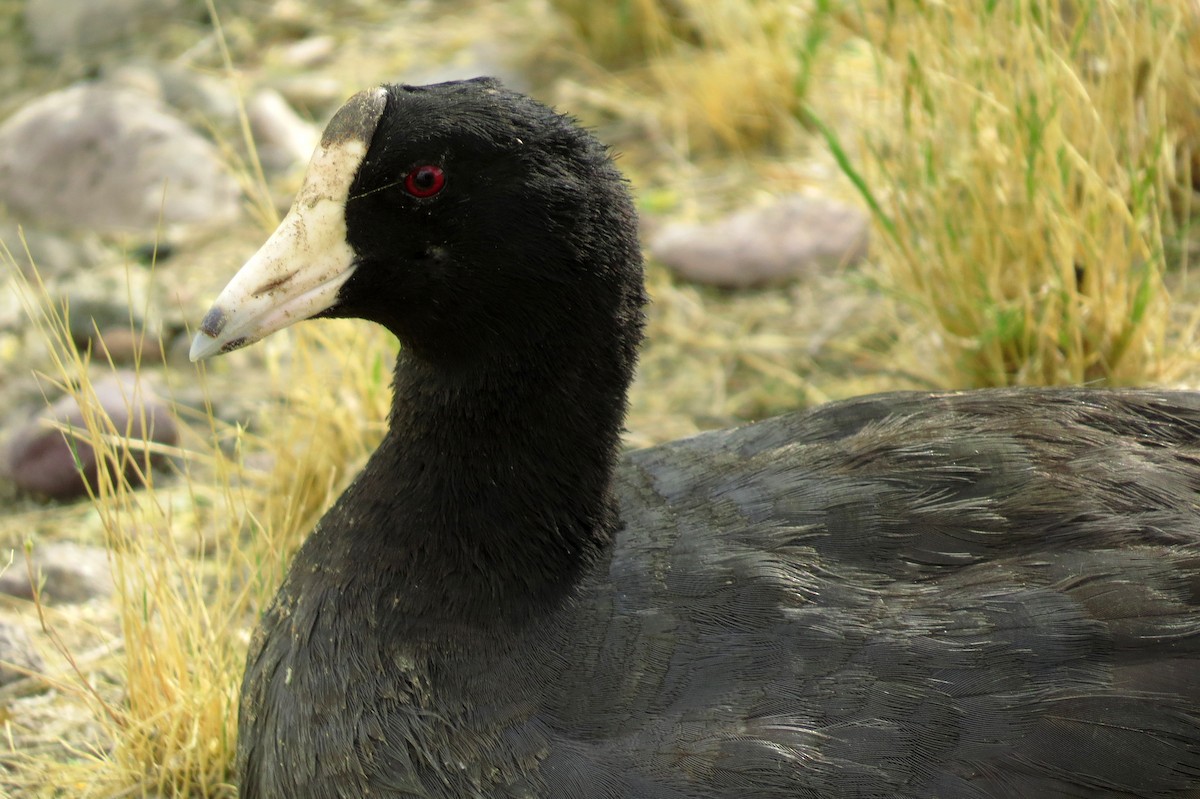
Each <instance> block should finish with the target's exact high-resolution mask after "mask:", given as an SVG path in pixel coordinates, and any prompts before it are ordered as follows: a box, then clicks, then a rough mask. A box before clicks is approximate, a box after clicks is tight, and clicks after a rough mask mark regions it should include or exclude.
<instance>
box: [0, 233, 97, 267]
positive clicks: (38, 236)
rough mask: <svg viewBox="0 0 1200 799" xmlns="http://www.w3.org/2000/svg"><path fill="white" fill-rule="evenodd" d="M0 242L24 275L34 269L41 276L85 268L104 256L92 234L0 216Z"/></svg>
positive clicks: (93, 264)
mask: <svg viewBox="0 0 1200 799" xmlns="http://www.w3.org/2000/svg"><path fill="white" fill-rule="evenodd" d="M0 242H3V243H4V246H6V247H7V248H8V250H9V252H11V253H12V254H13V258H14V259H15V260H16V264H17V266H18V267H19V268H20V269H21V271H22V272H23V273H24V274H25V276H26V277H33V274H34V270H35V269H36V270H37V273H38V274H40V275H41V276H42V277H43V278H52V277H58V276H60V275H68V274H72V273H76V272H86V271H88V270H90V269H92V268H93V267H95V266H96V265H97V264H99V263H100V262H101V260H102V259H103V258H104V250H103V248H102V247H101V246H100V243H99V242H98V241H96V239H95V237H94V236H87V235H82V236H70V235H66V234H63V233H59V232H55V231H48V230H41V229H39V228H37V227H34V226H31V225H17V223H16V222H11V221H7V220H0Z"/></svg>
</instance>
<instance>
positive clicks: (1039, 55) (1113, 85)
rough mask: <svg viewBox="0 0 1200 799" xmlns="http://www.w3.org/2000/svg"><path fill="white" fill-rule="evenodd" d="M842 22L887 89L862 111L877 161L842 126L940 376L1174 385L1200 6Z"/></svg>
mask: <svg viewBox="0 0 1200 799" xmlns="http://www.w3.org/2000/svg"><path fill="white" fill-rule="evenodd" d="M843 21H844V22H846V23H847V24H848V25H849V26H851V27H852V28H853V29H854V31H855V32H856V33H857V34H858V35H860V36H861V37H863V39H864V40H865V41H866V42H867V44H868V45H869V46H870V48H871V50H872V52H873V54H874V56H875V58H876V64H877V74H878V75H879V78H880V82H881V89H882V90H881V95H882V97H883V98H885V99H884V101H883V103H882V106H881V107H880V106H875V107H872V108H871V109H870V115H872V116H874V117H875V119H876V121H877V124H868V122H869V120H868V119H867V118H866V115H864V117H863V119H862V125H861V127H860V130H861V131H862V136H863V140H864V147H863V150H864V152H865V153H866V155H865V156H864V159H865V163H864V164H863V165H862V167H861V168H858V167H855V165H854V164H853V163H852V159H851V157H850V156H849V155H847V154H846V153H845V152H843V151H842V150H841V145H840V141H839V139H838V137H837V136H836V135H834V134H833V133H832V132H831V131H828V130H827V131H826V134H827V136H828V137H829V139H830V143H831V145H832V146H833V147H834V148H835V150H838V151H839V154H840V155H841V156H842V157H843V158H844V159H845V160H844V164H845V167H846V169H847V171H848V173H850V174H851V175H852V177H853V178H854V179H855V180H856V182H857V183H858V186H859V188H860V190H861V191H862V193H863V196H864V197H865V198H866V199H867V201H868V203H869V204H870V205H871V207H872V210H873V212H874V215H875V219H876V221H877V223H878V226H877V230H878V232H879V234H880V235H879V236H878V237H877V238H876V240H875V241H876V244H877V245H878V246H877V249H876V256H877V258H878V260H879V261H880V262H881V263H882V264H883V266H884V267H885V270H886V273H887V274H888V276H889V278H890V280H889V281H888V287H889V288H890V289H891V291H893V292H895V294H896V295H898V296H899V297H900V298H901V299H902V300H904V301H906V302H908V303H911V304H912V306H913V307H914V308H916V309H917V314H918V316H919V317H920V319H921V321H922V323H923V324H925V325H927V326H928V327H929V328H930V330H932V331H935V332H934V333H933V337H932V339H931V341H930V342H929V349H930V350H931V351H932V353H933V358H934V359H936V365H935V367H934V368H935V371H936V373H937V374H938V375H939V376H940V379H941V380H942V381H943V382H945V383H947V384H950V385H954V386H964V387H965V386H993V385H1013V384H1026V385H1028V384H1036V385H1055V384H1080V383H1089V382H1100V383H1104V384H1112V385H1129V384H1138V383H1145V382H1153V381H1158V380H1162V379H1164V378H1165V377H1167V376H1168V375H1169V374H1170V373H1171V371H1172V369H1171V367H1172V366H1173V363H1172V361H1171V359H1170V358H1169V357H1168V356H1167V354H1166V346H1165V341H1166V333H1167V331H1166V326H1167V324H1168V322H1169V320H1170V313H1169V303H1170V299H1169V297H1168V295H1167V292H1166V290H1165V289H1164V287H1163V282H1162V278H1163V272H1164V269H1165V267H1166V263H1165V258H1164V253H1165V251H1166V247H1165V245H1166V243H1167V241H1168V239H1169V238H1170V237H1171V236H1172V235H1175V234H1174V232H1173V217H1172V198H1173V197H1174V198H1178V197H1181V196H1182V197H1185V198H1186V197H1190V175H1187V174H1186V172H1185V173H1181V172H1180V171H1179V170H1178V169H1177V167H1178V166H1179V165H1181V164H1186V163H1187V162H1188V159H1189V157H1190V156H1189V154H1188V150H1187V148H1188V147H1189V146H1190V145H1189V136H1190V135H1192V134H1191V133H1189V130H1188V124H1190V125H1191V126H1192V128H1191V129H1192V131H1194V126H1195V109H1196V108H1197V103H1198V101H1200V95H1198V93H1197V91H1198V90H1197V85H1198V84H1197V82H1196V78H1197V76H1198V75H1200V71H1198V68H1200V10H1198V9H1197V8H1196V6H1195V4H1194V3H1193V2H1191V0H1153V1H1149V0H1147V1H1144V2H1131V3H1109V2H1079V3H1074V2H1058V1H1057V0H1040V1H1039V2H1033V3H975V4H972V3H960V4H954V3H948V4H940V3H899V4H890V3H889V4H887V6H886V7H884V6H882V4H870V3H864V4H860V7H859V10H858V13H857V14H849V13H847V14H845V15H844V16H843ZM1189 120H1190V123H1189ZM1192 143H1193V144H1194V142H1192ZM1183 213H1184V216H1186V214H1187V210H1186V209H1185V210H1184V212H1183ZM1177 249H1178V248H1177ZM1182 249H1183V251H1184V252H1185V253H1186V247H1185V248H1182Z"/></svg>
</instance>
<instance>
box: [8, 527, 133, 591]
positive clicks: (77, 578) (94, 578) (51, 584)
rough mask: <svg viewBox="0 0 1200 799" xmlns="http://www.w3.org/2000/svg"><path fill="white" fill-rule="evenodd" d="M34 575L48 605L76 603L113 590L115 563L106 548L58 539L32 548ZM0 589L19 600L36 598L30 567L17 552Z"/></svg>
mask: <svg viewBox="0 0 1200 799" xmlns="http://www.w3.org/2000/svg"><path fill="white" fill-rule="evenodd" d="M32 559H33V574H34V578H35V579H37V580H39V581H40V582H39V584H40V585H41V599H42V601H43V602H45V603H46V604H47V605H52V604H59V605H62V604H68V605H69V604H76V603H80V602H87V601H88V600H90V599H95V598H96V597H106V596H108V595H110V594H111V593H112V592H113V577H112V564H111V563H110V562H109V559H108V552H106V551H105V550H104V548H103V547H93V546H84V545H83V544H75V543H72V542H70V541H55V542H52V543H48V544H40V545H38V546H35V547H34V548H33V554H32ZM0 592H3V593H5V594H8V595H9V596H15V597H18V598H20V599H33V586H32V584H31V583H30V581H29V568H28V566H27V565H26V563H25V559H24V557H22V556H20V555H18V557H16V558H14V559H13V564H12V565H11V566H9V567H8V569H7V570H6V571H5V572H4V574H0Z"/></svg>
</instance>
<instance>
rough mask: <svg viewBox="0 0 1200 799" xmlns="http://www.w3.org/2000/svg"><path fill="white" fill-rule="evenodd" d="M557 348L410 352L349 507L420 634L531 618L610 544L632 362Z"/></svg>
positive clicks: (398, 608)
mask: <svg viewBox="0 0 1200 799" xmlns="http://www.w3.org/2000/svg"><path fill="white" fill-rule="evenodd" d="M563 349H566V348H563ZM543 355H544V356H545V357H544V358H542V359H540V360H539V359H533V358H530V357H529V355H528V354H525V355H524V356H523V357H521V358H519V359H517V358H514V359H512V361H511V362H505V361H504V360H503V359H491V360H490V361H489V365H488V367H487V368H482V367H477V368H463V369H446V368H444V366H434V365H432V364H430V363H428V362H426V361H424V360H422V359H421V358H420V357H418V356H416V355H414V354H412V353H411V351H410V350H408V349H406V350H404V351H402V352H401V354H400V356H399V358H398V360H397V365H396V378H395V398H394V404H393V410H392V415H391V419H390V423H389V433H388V435H387V437H386V438H385V440H384V442H383V443H382V445H381V446H380V447H379V449H378V450H377V451H376V453H375V454H374V455H373V456H372V458H371V460H370V462H369V463H368V465H367V467H366V468H365V469H364V471H363V473H362V475H360V477H359V479H358V480H357V481H356V482H355V484H354V486H352V488H351V489H350V491H348V492H347V497H345V498H343V503H345V504H346V505H347V509H346V512H344V513H343V514H342V516H343V517H344V516H346V515H347V514H348V513H349V512H350V509H353V514H354V517H355V518H354V522H353V524H352V525H348V527H349V528H350V529H351V531H352V532H351V535H352V536H353V537H356V538H358V539H359V541H358V542H356V543H352V544H351V545H350V546H352V547H354V551H355V552H356V555H355V556H354V557H356V558H357V559H360V560H361V565H362V568H367V569H384V570H386V574H387V575H389V577H388V579H386V580H377V581H375V583H377V584H386V588H385V589H384V590H385V591H386V592H387V593H388V597H387V604H389V605H390V606H391V608H392V609H394V610H393V611H392V614H391V615H392V616H393V618H396V619H402V620H403V624H404V626H405V627H406V630H405V631H404V634H405V635H406V637H408V638H410V639H411V638H414V637H416V638H420V637H421V636H423V635H428V636H436V635H444V634H447V632H448V631H450V630H458V631H459V633H458V634H460V635H461V628H462V627H463V626H464V625H465V626H468V627H473V628H478V629H480V630H494V629H504V628H509V627H511V626H513V625H522V624H526V623H528V622H529V621H531V620H534V619H536V618H538V617H540V616H542V615H544V614H546V613H549V612H552V611H553V610H554V609H555V608H557V607H559V606H561V605H562V603H563V602H564V601H566V600H567V599H568V598H569V597H570V595H571V594H572V590H573V588H574V587H575V586H576V585H577V583H578V582H579V580H581V579H582V578H583V577H584V576H585V575H586V574H587V573H588V571H589V570H590V568H591V567H592V566H593V565H594V564H595V563H596V562H597V560H598V559H600V558H602V557H603V555H604V553H605V552H606V551H607V549H608V545H609V542H610V539H611V536H612V533H613V530H614V527H615V525H616V512H615V506H614V502H613V497H612V494H611V477H612V471H613V467H614V463H615V460H616V456H617V451H618V447H619V436H620V429H621V425H622V421H623V416H624V410H625V400H624V394H625V389H626V387H627V385H628V382H629V377H630V375H629V371H630V370H631V369H632V365H631V364H629V365H626V366H623V365H621V364H614V365H612V367H611V369H610V370H609V371H610V372H611V373H610V374H603V372H604V371H605V370H604V369H603V368H601V369H600V372H601V374H597V373H596V371H597V370H596V358H595V357H594V354H582V355H580V354H574V355H573V356H564V357H554V355H553V354H552V353H551V354H546V353H543ZM606 385H607V386H615V387H616V389H619V390H616V389H614V390H610V391H608V392H607V393H606V392H603V391H598V390H597V386H606ZM380 599H381V600H382V599H383V598H382V597H381V598H380Z"/></svg>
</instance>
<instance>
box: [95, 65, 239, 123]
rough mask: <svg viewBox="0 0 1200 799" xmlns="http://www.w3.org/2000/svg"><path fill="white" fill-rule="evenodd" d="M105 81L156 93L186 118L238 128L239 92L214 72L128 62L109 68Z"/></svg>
mask: <svg viewBox="0 0 1200 799" xmlns="http://www.w3.org/2000/svg"><path fill="white" fill-rule="evenodd" d="M104 81H105V83H108V84H110V85H112V86H114V87H121V88H127V89H134V90H136V91H139V92H141V93H142V94H148V95H150V96H152V97H155V98H157V99H159V100H161V101H162V102H164V103H166V104H167V105H169V106H170V107H171V108H172V109H174V110H175V111H178V112H179V114H180V115H181V116H182V117H183V118H184V119H185V120H188V121H192V122H197V123H200V124H201V125H202V126H213V127H217V128H219V129H221V130H223V131H229V132H234V133H236V132H237V131H238V124H239V122H238V101H237V95H236V94H235V93H234V91H233V89H232V88H231V87H230V86H229V84H228V83H227V82H226V81H223V80H221V79H219V78H215V77H213V76H212V75H206V74H204V73H202V72H197V71H196V70H194V69H188V68H187V67H184V66H180V65H178V64H158V63H125V64H121V65H120V66H118V67H116V68H115V69H113V70H111V71H105V72H104ZM200 129H204V127H201V128H200Z"/></svg>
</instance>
